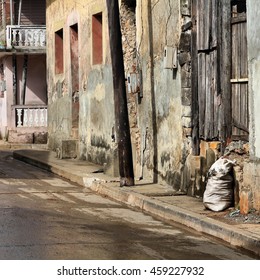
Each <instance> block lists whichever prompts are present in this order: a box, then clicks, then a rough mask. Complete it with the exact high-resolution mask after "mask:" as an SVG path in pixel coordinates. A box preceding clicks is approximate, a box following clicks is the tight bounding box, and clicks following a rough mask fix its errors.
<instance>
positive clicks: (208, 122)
mask: <svg viewBox="0 0 260 280" xmlns="http://www.w3.org/2000/svg"><path fill="white" fill-rule="evenodd" d="M205 65H206V67H205V69H206V75H205V101H206V103H205V139H211V130H212V98H211V97H212V96H211V60H210V54H206V59H205Z"/></svg>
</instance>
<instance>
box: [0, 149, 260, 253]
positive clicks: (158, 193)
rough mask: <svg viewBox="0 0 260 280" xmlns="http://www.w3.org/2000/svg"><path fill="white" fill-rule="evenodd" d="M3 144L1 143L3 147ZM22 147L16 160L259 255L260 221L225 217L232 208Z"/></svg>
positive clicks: (47, 152)
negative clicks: (211, 206)
mask: <svg viewBox="0 0 260 280" xmlns="http://www.w3.org/2000/svg"><path fill="white" fill-rule="evenodd" d="M1 147H2V145H1V143H0V150H1V149H2V148H1ZM20 148H23V150H14V153H13V155H14V158H15V159H18V160H22V161H24V162H27V163H29V164H32V165H34V166H37V167H39V168H42V169H45V170H48V171H50V172H53V173H55V174H57V175H59V176H62V177H64V178H66V179H68V180H71V181H73V182H76V183H78V184H80V185H82V186H84V187H87V188H90V189H91V190H93V191H95V192H97V193H99V194H100V195H103V196H107V197H109V198H111V199H113V200H116V201H119V202H121V203H124V204H126V205H128V206H131V207H135V208H137V209H140V210H142V211H144V212H146V213H149V214H151V215H152V216H155V217H158V218H160V219H162V220H164V221H165V222H167V223H171V222H177V223H179V224H181V225H184V226H187V227H189V228H191V229H195V230H197V231H199V232H202V233H205V234H208V235H210V236H213V237H216V238H219V239H221V240H224V241H226V242H228V243H230V244H231V245H234V246H237V247H241V248H244V249H247V250H248V251H250V252H253V253H255V254H256V255H257V256H259V257H260V223H259V221H257V222H258V223H257V222H256V223H250V221H249V220H248V221H247V220H246V219H245V220H244V221H241V220H240V221H235V219H228V218H225V217H224V216H225V215H228V213H229V212H230V211H226V212H221V213H215V212H211V211H208V210H205V209H204V206H203V203H202V200H201V199H197V198H194V197H189V196H186V195H182V194H178V193H176V192H174V190H173V189H172V188H171V187H167V186H161V185H158V184H149V183H144V182H142V181H139V182H136V185H135V186H134V187H123V188H120V187H119V180H118V178H112V177H109V176H107V175H105V174H103V173H99V168H100V166H97V165H94V164H92V163H89V162H86V161H79V160H75V159H58V158H56V154H55V153H54V152H51V151H48V150H44V149H41V150H40V149H37V148H35V146H30V147H27V148H29V149H24V147H20ZM25 148H26V147H25ZM41 148H42V147H41ZM12 149H13V147H12Z"/></svg>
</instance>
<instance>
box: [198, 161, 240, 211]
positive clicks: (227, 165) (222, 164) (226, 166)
mask: <svg viewBox="0 0 260 280" xmlns="http://www.w3.org/2000/svg"><path fill="white" fill-rule="evenodd" d="M234 165H235V161H232V160H229V159H226V158H220V159H218V160H217V161H216V162H215V163H214V164H213V165H212V166H211V167H210V169H209V172H208V182H207V185H206V190H205V192H204V194H203V204H204V206H205V207H206V208H208V209H210V210H212V211H222V210H225V209H227V208H228V207H230V206H231V205H232V203H233V197H234V190H233V177H232V176H231V174H230V173H231V170H232V168H233V166H234Z"/></svg>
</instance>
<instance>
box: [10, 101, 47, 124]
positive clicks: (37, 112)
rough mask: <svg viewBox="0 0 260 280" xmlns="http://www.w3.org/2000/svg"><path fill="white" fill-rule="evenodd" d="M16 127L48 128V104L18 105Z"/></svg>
mask: <svg viewBox="0 0 260 280" xmlns="http://www.w3.org/2000/svg"><path fill="white" fill-rule="evenodd" d="M13 108H14V112H15V127H16V128H34V129H35V128H44V127H45V128H47V106H45V105H31V106H30V105H16V106H13Z"/></svg>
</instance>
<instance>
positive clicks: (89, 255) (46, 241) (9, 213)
mask: <svg viewBox="0 0 260 280" xmlns="http://www.w3.org/2000/svg"><path fill="white" fill-rule="evenodd" d="M253 258H254V257H253V256H251V255H250V254H247V253H246V252H244V251H241V250H238V249H236V248H231V247H229V246H228V245H226V244H224V243H221V242H220V241H218V240H214V239H211V238H208V237H206V236H203V235H201V234H199V233H196V232H194V231H193V232H191V231H188V230H187V229H186V228H182V227H180V226H178V225H167V224H165V223H163V222H161V221H159V220H156V219H154V218H152V217H150V216H149V215H146V214H144V213H142V212H138V211H135V210H132V209H129V208H127V207H125V206H123V205H121V204H119V203H117V202H114V201H111V200H109V199H107V198H104V197H101V196H99V195H96V194H95V193H93V192H91V191H89V190H87V189H86V188H83V187H81V186H78V185H77V184H74V183H71V182H68V181H66V180H63V179H61V178H59V177H57V176H55V175H53V174H51V173H48V172H45V171H43V170H40V169H38V168H35V167H33V166H30V165H27V164H25V163H22V162H19V161H17V160H14V159H13V158H12V153H11V152H7V151H0V259H1V260H14V259H15V260H21V259H22V260H31V259H34V260H38V259H39V260H41V259H44V260H56V259H61V260H63V259H64V260H65V259H69V260H73V259H78V260H119V259H120V260H127V259H131V260H139V259H140V260H144V259H145V260H152V259H153V260H163V259H167V260H170V259H172V260H182V259H187V260H214V259H228V260H236V259H242V260H247V259H253Z"/></svg>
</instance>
